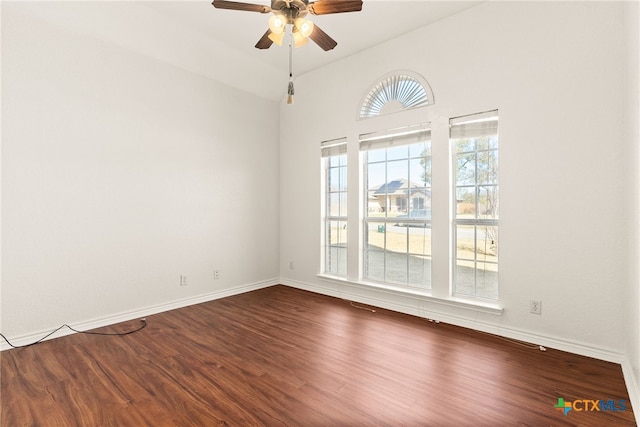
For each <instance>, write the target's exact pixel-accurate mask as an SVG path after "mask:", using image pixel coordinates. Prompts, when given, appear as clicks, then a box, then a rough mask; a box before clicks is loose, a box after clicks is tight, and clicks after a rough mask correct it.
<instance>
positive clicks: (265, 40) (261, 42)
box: [256, 30, 273, 49]
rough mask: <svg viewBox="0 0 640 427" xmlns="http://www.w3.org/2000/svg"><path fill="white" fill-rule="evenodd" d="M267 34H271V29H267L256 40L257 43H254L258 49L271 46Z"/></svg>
mask: <svg viewBox="0 0 640 427" xmlns="http://www.w3.org/2000/svg"><path fill="white" fill-rule="evenodd" d="M269 34H271V30H267V32H266V33H264V35H263V36H262V37H261V38H260V40H258V43H256V47H257V48H258V49H269V48H270V47H271V45H272V44H273V41H271V39H270V38H269Z"/></svg>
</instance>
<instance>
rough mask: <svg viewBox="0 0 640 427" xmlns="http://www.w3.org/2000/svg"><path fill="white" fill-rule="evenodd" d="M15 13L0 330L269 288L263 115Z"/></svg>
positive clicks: (270, 112)
mask: <svg viewBox="0 0 640 427" xmlns="http://www.w3.org/2000/svg"><path fill="white" fill-rule="evenodd" d="M25 10H28V8H27V9H24V8H23V7H22V5H21V4H20V3H6V2H4V3H3V5H2V124H3V128H2V288H1V311H2V316H1V318H2V332H3V333H4V334H5V335H7V336H8V337H11V338H14V339H16V340H17V342H18V343H20V340H21V339H23V341H26V340H27V338H29V339H31V338H32V337H34V336H36V335H37V334H39V333H40V332H41V331H50V330H52V329H53V328H55V327H57V326H59V325H61V324H62V323H69V324H74V325H76V326H78V325H83V324H85V325H88V324H91V322H97V323H100V322H102V323H109V321H113V320H114V319H116V318H118V316H120V317H124V318H126V317H132V316H134V315H137V314H140V313H143V314H144V313H145V312H150V311H158V310H160V309H162V308H165V309H166V308H167V307H168V306H170V305H171V304H173V305H180V304H181V301H182V302H183V303H185V304H186V303H187V302H193V301H196V300H198V299H207V298H210V297H214V296H216V295H218V296H219V295H222V294H225V293H233V292H234V290H237V289H240V288H242V289H246V288H250V287H252V286H264V285H265V283H275V282H277V277H278V274H279V272H278V227H279V223H278V206H277V200H278V193H279V189H278V182H279V175H278V161H279V160H278V135H279V132H278V114H279V113H278V109H277V104H276V103H274V102H270V101H265V100H262V99H260V98H257V97H254V96H252V95H249V94H247V93H244V92H241V91H238V90H235V89H231V88H229V87H228V86H224V85H222V84H218V83H216V82H214V81H212V80H210V79H206V78H203V77H199V76H197V75H195V74H191V73H189V72H186V71H184V70H182V69H180V68H178V67H174V66H172V65H169V64H166V63H163V62H160V61H158V60H156V59H152V58H147V57H144V56H142V55H139V54H137V53H133V52H130V51H127V50H124V49H122V48H120V47H117V46H115V45H111V44H106V43H103V42H100V41H98V40H94V39H91V38H89V37H85V36H80V35H77V34H73V33H71V32H68V31H67V30H65V29H63V28H58V27H56V26H54V25H50V24H48V23H47V22H44V21H40V20H39V19H38V18H35V17H33V16H32V15H30V14H29V13H27V12H25ZM214 268H217V269H219V270H220V279H218V280H214V279H213V270H214ZM181 274H185V275H187V280H188V285H187V286H182V287H181V286H179V278H180V275H181ZM243 287H244V288H243Z"/></svg>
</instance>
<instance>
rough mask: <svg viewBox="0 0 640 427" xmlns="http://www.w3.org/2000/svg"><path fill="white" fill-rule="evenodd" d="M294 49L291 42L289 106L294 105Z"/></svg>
mask: <svg viewBox="0 0 640 427" xmlns="http://www.w3.org/2000/svg"><path fill="white" fill-rule="evenodd" d="M292 63H293V47H292V45H291V42H289V87H288V88H287V104H293V95H294V94H295V90H294V88H293V65H292Z"/></svg>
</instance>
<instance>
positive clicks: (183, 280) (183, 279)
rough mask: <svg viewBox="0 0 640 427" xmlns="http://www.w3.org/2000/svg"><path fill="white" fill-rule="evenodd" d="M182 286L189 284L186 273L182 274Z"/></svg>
mask: <svg viewBox="0 0 640 427" xmlns="http://www.w3.org/2000/svg"><path fill="white" fill-rule="evenodd" d="M180 286H187V276H186V275H184V274H181V275H180Z"/></svg>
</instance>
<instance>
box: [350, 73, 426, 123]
mask: <svg viewBox="0 0 640 427" xmlns="http://www.w3.org/2000/svg"><path fill="white" fill-rule="evenodd" d="M433 102H434V99H433V92H432V91H431V88H430V87H429V83H427V81H426V80H425V79H424V78H423V77H422V76H420V75H419V74H416V73H413V72H410V71H402V72H395V73H392V74H389V75H387V76H385V77H383V78H381V79H380V80H378V82H376V83H375V84H374V85H373V86H371V88H370V89H369V91H368V92H367V94H366V95H365V96H364V98H363V99H362V102H361V103H360V112H359V116H358V118H359V119H366V118H369V117H376V116H380V115H383V114H389V113H395V112H397V111H402V110H408V109H410V108H416V107H423V106H425V105H431V104H433Z"/></svg>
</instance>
